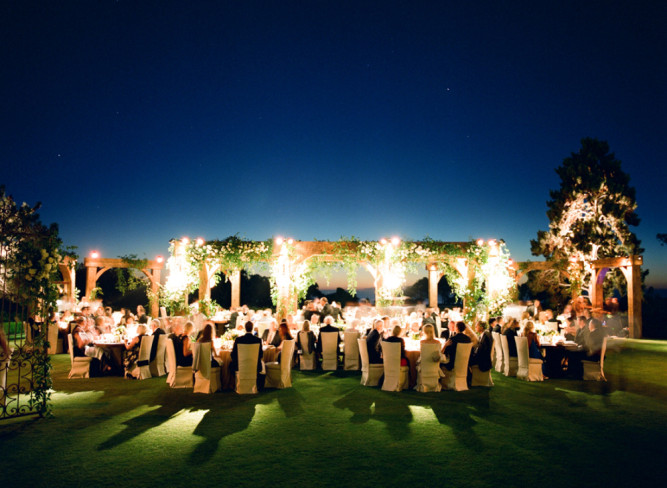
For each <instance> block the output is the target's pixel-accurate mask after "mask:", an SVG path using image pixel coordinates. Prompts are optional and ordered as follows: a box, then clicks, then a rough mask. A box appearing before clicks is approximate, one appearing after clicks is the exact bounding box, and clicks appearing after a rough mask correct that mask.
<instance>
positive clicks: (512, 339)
mask: <svg viewBox="0 0 667 488" xmlns="http://www.w3.org/2000/svg"><path fill="white" fill-rule="evenodd" d="M513 324H514V325H513V326H512V327H508V328H507V330H506V331H505V332H504V333H503V335H504V336H506V337H507V349H508V350H509V353H510V357H511V358H515V357H517V355H516V336H517V331H516V328H515V327H519V323H518V322H516V321H515V322H513Z"/></svg>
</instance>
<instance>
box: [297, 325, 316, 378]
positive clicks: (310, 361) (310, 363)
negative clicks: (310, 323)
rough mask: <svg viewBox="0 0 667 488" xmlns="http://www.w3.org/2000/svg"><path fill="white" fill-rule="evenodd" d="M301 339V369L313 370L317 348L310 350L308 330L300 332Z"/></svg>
mask: <svg viewBox="0 0 667 488" xmlns="http://www.w3.org/2000/svg"><path fill="white" fill-rule="evenodd" d="M299 340H300V342H301V360H300V362H299V369H301V370H302V371H312V370H313V369H315V360H316V359H317V355H316V354H315V349H313V350H312V351H308V350H307V349H308V332H304V331H301V332H299Z"/></svg>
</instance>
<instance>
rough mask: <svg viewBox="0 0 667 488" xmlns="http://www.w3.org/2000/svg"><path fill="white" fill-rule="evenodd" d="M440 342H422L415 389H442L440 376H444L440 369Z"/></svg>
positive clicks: (424, 390)
mask: <svg viewBox="0 0 667 488" xmlns="http://www.w3.org/2000/svg"><path fill="white" fill-rule="evenodd" d="M440 347H441V346H440V344H422V345H421V347H420V356H419V357H420V360H419V364H418V365H417V385H416V386H415V389H416V390H417V391H420V392H422V393H425V392H428V391H440V390H441V389H442V386H441V385H440V378H441V377H442V376H443V373H442V370H441V369H440Z"/></svg>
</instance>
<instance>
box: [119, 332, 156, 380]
mask: <svg viewBox="0 0 667 488" xmlns="http://www.w3.org/2000/svg"><path fill="white" fill-rule="evenodd" d="M152 345H153V336H149V335H145V336H143V337H142V338H141V344H140V345H139V359H137V364H136V367H135V368H134V369H133V370H132V371H125V373H126V374H127V373H129V374H131V375H132V376H134V377H135V378H139V379H140V380H145V379H148V378H150V377H151V368H150V358H151V346H152Z"/></svg>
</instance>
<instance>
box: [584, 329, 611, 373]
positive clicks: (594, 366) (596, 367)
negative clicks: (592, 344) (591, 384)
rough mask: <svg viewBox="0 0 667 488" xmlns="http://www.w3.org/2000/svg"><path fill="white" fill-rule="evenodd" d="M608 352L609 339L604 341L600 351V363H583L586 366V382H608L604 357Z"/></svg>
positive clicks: (586, 361) (585, 361)
mask: <svg viewBox="0 0 667 488" xmlns="http://www.w3.org/2000/svg"><path fill="white" fill-rule="evenodd" d="M606 352H607V338H606V337H605V338H604V339H603V340H602V349H601V350H600V360H599V361H588V360H586V359H584V360H582V361H581V364H583V365H584V380H586V381H607V378H605V376H604V355H605V353H606Z"/></svg>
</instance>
